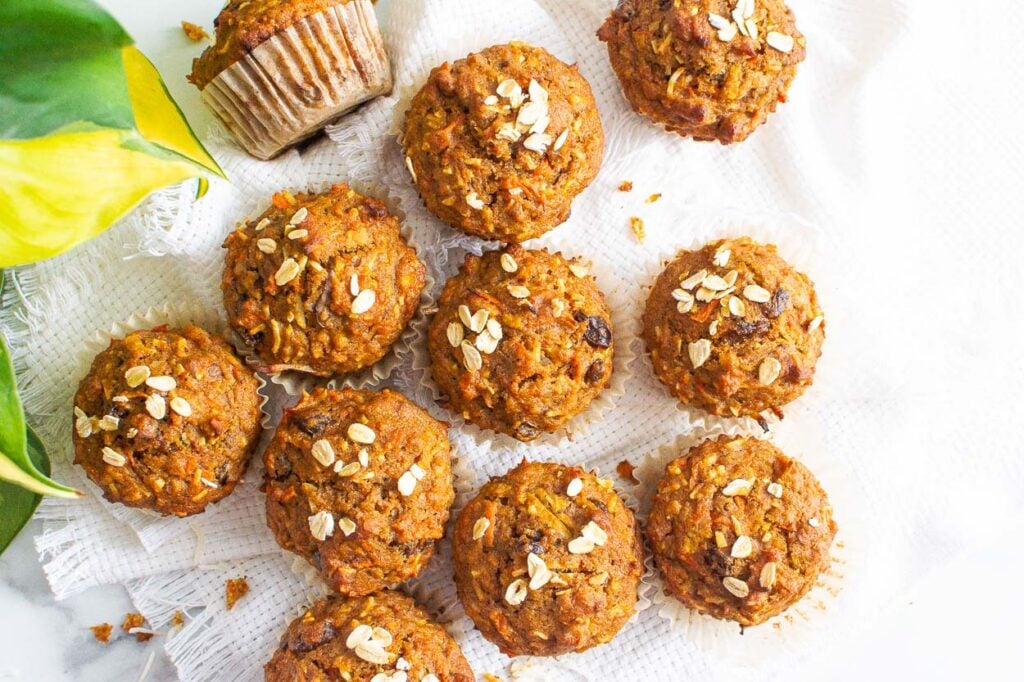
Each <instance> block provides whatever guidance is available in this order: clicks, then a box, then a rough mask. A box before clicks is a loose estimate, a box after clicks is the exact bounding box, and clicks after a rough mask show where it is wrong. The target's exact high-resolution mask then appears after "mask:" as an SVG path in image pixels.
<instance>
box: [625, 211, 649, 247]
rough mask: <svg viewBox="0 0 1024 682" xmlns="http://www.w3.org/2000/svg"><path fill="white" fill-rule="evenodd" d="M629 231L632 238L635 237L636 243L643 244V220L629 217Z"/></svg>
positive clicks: (644, 235)
mask: <svg viewBox="0 0 1024 682" xmlns="http://www.w3.org/2000/svg"><path fill="white" fill-rule="evenodd" d="M629 229H630V230H632V231H633V236H634V237H636V240H637V241H638V242H640V243H641V244H643V243H644V237H646V236H647V235H646V233H645V232H644V221H643V219H642V218H638V217H636V216H632V217H630V219H629Z"/></svg>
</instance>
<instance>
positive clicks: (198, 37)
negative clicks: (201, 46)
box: [181, 21, 210, 43]
mask: <svg viewBox="0 0 1024 682" xmlns="http://www.w3.org/2000/svg"><path fill="white" fill-rule="evenodd" d="M181 30H182V32H184V34H185V37H186V38H188V39H189V40H191V41H192V42H193V43H198V42H200V41H203V40H209V39H210V34H209V33H207V32H206V29H204V28H203V27H202V26H200V25H198V24H193V23H192V22H190V21H183V22H181Z"/></svg>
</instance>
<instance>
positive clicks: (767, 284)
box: [643, 237, 825, 418]
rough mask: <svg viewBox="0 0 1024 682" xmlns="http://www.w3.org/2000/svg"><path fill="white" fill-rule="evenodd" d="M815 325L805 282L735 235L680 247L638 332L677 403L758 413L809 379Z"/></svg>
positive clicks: (820, 328) (817, 351) (817, 337)
mask: <svg viewBox="0 0 1024 682" xmlns="http://www.w3.org/2000/svg"><path fill="white" fill-rule="evenodd" d="M823 321H824V317H823V316H822V312H821V308H820V307H819V306H818V297H817V295H816V294H815V292H814V286H813V284H812V283H811V280H810V279H808V278H807V276H806V275H804V274H802V273H799V272H797V271H796V270H794V269H793V268H792V267H790V265H789V264H787V263H786V262H785V261H784V260H783V259H782V258H781V257H779V255H778V253H777V251H776V249H775V246H773V245H770V244H769V245H764V244H759V243H757V242H755V241H753V240H751V239H749V238H747V237H742V238H739V239H727V240H719V241H714V242H711V243H709V244H707V245H705V246H704V247H703V248H701V249H698V250H696V251H681V252H679V254H678V255H677V256H676V257H675V259H673V260H672V261H671V262H670V263H669V264H668V265H667V266H666V267H665V270H664V271H663V272H662V273H661V275H660V276H659V277H658V280H657V282H655V284H654V287H653V288H652V289H651V293H650V295H649V297H648V299H647V307H646V308H645V309H644V314H643V337H644V341H645V342H646V345H647V351H648V352H649V353H650V356H651V362H652V363H653V364H654V373H655V374H656V375H657V376H658V378H659V379H660V380H661V381H662V383H664V384H665V385H666V386H667V387H668V389H669V391H671V393H672V394H673V395H674V396H676V397H677V398H678V399H679V401H680V402H682V403H683V404H686V405H692V406H695V407H698V408H700V409H703V410H706V411H708V412H711V413H712V414H716V415H720V416H727V417H736V416H749V417H755V418H756V417H757V416H758V415H759V414H760V413H761V412H762V411H764V410H773V411H776V412H779V411H780V408H781V407H782V406H783V405H785V404H786V403H788V402H790V401H792V400H795V399H796V398H798V397H799V396H800V395H801V394H803V392H804V391H805V390H806V389H807V388H808V387H809V386H810V385H811V383H812V382H813V380H814V368H815V365H816V363H817V361H818V357H819V356H820V355H821V345H822V343H823V342H824V340H825V327H824V325H823Z"/></svg>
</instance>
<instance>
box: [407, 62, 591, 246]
mask: <svg viewBox="0 0 1024 682" xmlns="http://www.w3.org/2000/svg"><path fill="white" fill-rule="evenodd" d="M402 140H403V144H404V146H405V155H406V165H407V166H408V169H409V172H410V173H411V174H412V177H413V181H414V182H415V183H416V187H417V188H418V190H419V193H420V196H421V197H423V201H424V203H425V204H426V206H427V208H428V209H429V210H430V211H431V212H432V213H434V214H435V215H436V216H437V217H438V218H440V219H441V220H443V221H444V222H446V223H448V224H449V225H451V226H452V227H455V228H458V229H460V230H463V231H465V232H468V233H469V234H473V235H476V236H478V237H482V238H483V239H496V240H498V241H502V242H522V241H525V240H527V239H531V238H533V237H538V236H540V235H542V234H544V233H545V232H547V231H548V230H550V229H551V228H553V227H555V226H556V225H559V224H561V223H563V222H565V220H566V219H567V218H568V217H569V209H570V206H571V204H572V201H573V198H575V197H576V195H577V194H579V193H580V192H582V191H583V190H584V188H586V186H587V185H589V184H590V182H591V180H593V179H594V177H595V176H596V175H597V171H598V169H599V168H600V166H601V156H602V154H603V150H604V133H603V131H602V128H601V119H600V118H599V117H598V113H597V105H596V104H595V102H594V96H593V93H592V92H591V90H590V85H589V84H588V83H587V81H586V79H584V78H583V76H582V75H581V74H580V72H579V70H578V69H577V68H576V67H575V66H569V65H567V64H564V63H563V62H561V61H559V60H558V59H556V58H555V57H553V56H552V55H551V54H550V53H548V52H547V51H546V50H544V49H543V48H539V47H533V46H531V45H526V44H524V43H510V44H508V45H495V46H493V47H489V48H487V49H486V50H483V51H481V52H478V53H476V54H471V55H469V56H468V57H466V58H465V59H460V60H458V61H456V62H454V63H451V64H449V63H445V64H442V65H441V66H439V67H437V68H435V69H434V70H433V71H432V72H431V74H430V77H429V78H428V79H427V83H426V85H424V86H423V88H422V89H421V90H420V91H419V93H417V95H416V96H415V97H414V98H413V100H412V104H411V105H410V107H409V111H408V112H407V113H406V117H405V129H404V133H403V138H402Z"/></svg>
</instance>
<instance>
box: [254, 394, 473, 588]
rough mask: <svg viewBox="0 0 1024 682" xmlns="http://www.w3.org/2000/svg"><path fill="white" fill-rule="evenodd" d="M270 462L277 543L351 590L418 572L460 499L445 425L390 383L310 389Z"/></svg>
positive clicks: (267, 456) (285, 424)
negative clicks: (381, 386)
mask: <svg viewBox="0 0 1024 682" xmlns="http://www.w3.org/2000/svg"><path fill="white" fill-rule="evenodd" d="M264 463H265V464H266V472H265V480H264V483H265V485H264V488H265V490H266V493H267V524H268V525H269V526H270V530H271V531H272V532H273V533H274V537H276V538H277V542H278V544H280V545H281V546H282V547H284V548H285V549H287V550H288V551H290V552H295V553H296V554H298V555H299V556H301V557H303V558H305V559H306V560H308V561H309V562H310V563H311V564H312V565H313V566H314V567H316V569H317V570H318V571H319V572H320V575H321V577H323V579H324V581H325V582H326V583H327V584H328V585H330V586H331V588H332V589H334V590H335V591H336V592H340V593H341V594H344V595H364V594H370V593H372V592H376V591H377V590H380V589H383V588H384V587H387V586H388V585H392V584H394V583H400V582H402V581H404V580H408V579H409V578H412V577H415V576H416V575H418V574H419V572H420V571H421V570H422V569H423V567H424V566H425V565H426V564H427V561H428V560H429V559H430V557H431V555H432V554H433V552H434V542H435V541H437V540H440V539H441V536H442V535H444V525H445V523H446V522H447V521H448V510H449V508H450V507H451V505H452V501H453V500H454V499H455V491H454V489H453V487H452V470H451V457H450V452H449V445H448V429H447V427H446V425H445V424H442V423H441V422H439V421H436V420H435V419H432V418H431V417H430V415H429V414H427V413H426V412H424V411H423V410H422V409H421V408H420V407H418V406H417V405H415V404H413V403H412V402H410V401H409V400H408V399H406V398H405V397H404V396H402V395H401V394H400V393H396V392H395V391H392V390H390V389H383V390H381V391H360V390H355V389H351V388H343V389H341V390H332V389H327V388H317V389H315V390H313V392H311V393H308V394H306V395H303V396H302V399H301V400H299V403H298V405H296V406H295V407H294V408H292V409H289V410H286V411H285V413H284V416H283V417H282V419H281V424H280V426H278V428H277V432H276V433H275V434H274V438H273V440H272V441H271V443H270V445H269V446H268V447H267V450H266V452H265V453H264Z"/></svg>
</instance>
